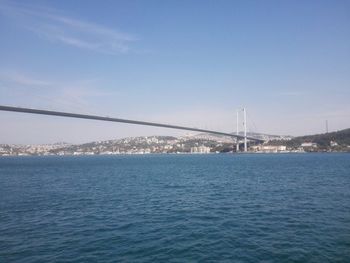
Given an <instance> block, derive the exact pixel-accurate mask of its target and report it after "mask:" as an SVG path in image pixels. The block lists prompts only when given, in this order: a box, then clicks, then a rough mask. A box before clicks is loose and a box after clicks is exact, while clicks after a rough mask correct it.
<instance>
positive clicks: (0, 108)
mask: <svg viewBox="0 0 350 263" xmlns="http://www.w3.org/2000/svg"><path fill="white" fill-rule="evenodd" d="M0 111H9V112H17V113H29V114H39V115H47V116H59V117H68V118H78V119H88V120H98V121H109V122H119V123H127V124H135V125H144V126H153V127H161V128H169V129H177V130H186V131H196V132H204V133H209V134H215V135H222V136H228V137H231V138H235V139H236V141H237V151H238V150H239V140H244V151H247V140H250V141H255V142H263V140H261V139H258V138H253V137H250V136H247V128H246V111H245V109H243V112H244V123H243V124H244V136H242V135H240V134H239V132H238V114H239V111H237V132H236V134H233V133H226V132H221V131H213V130H207V129H199V128H193V127H185V126H178V125H172V124H164V123H157V122H148V121H139V120H130V119H120V118H111V117H105V116H98V115H87V114H80V113H71V112H61V111H51V110H42V109H31V108H22V107H13V106H3V105H0Z"/></svg>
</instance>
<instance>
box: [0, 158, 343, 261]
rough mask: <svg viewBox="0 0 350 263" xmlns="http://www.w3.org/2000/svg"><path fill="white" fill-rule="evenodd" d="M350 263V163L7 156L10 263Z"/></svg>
mask: <svg viewBox="0 0 350 263" xmlns="http://www.w3.org/2000/svg"><path fill="white" fill-rule="evenodd" d="M217 261H221V262H350V154H295V155H293V154H284V155H278V154H272V155H249V154H248V155H239V156H237V155H236V156H234V155H229V154H228V155H200V156H199V155H196V156H194V155H152V156H109V157H103V156H100V157H23V158H22V157H17V158H7V157H6V158H0V262H25V263H30V262H217Z"/></svg>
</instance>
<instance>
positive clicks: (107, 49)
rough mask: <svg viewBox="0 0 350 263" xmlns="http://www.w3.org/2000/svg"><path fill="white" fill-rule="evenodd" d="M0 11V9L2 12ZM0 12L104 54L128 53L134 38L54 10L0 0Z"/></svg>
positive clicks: (28, 26) (53, 36)
mask: <svg viewBox="0 0 350 263" xmlns="http://www.w3.org/2000/svg"><path fill="white" fill-rule="evenodd" d="M1 11H2V12H1ZM0 14H3V15H7V16H10V17H11V18H14V19H15V21H16V22H17V23H19V24H21V25H22V27H23V28H25V29H27V30H30V31H32V32H34V33H36V34H37V35H38V36H40V37H42V38H45V39H47V40H50V41H52V42H57V43H61V44H65V45H68V46H73V47H76V48H80V49H86V50H92V51H95V52H99V53H105V54H113V55H117V54H122V53H127V52H128V51H129V50H130V48H131V43H132V42H134V41H136V40H137V39H136V38H134V37H132V36H131V35H129V34H125V33H122V32H119V31H118V30H116V29H112V28H108V27H105V26H101V25H98V24H95V23H91V22H86V21H82V20H78V19H75V18H70V17H68V16H65V15H61V14H58V12H57V11H56V10H53V9H48V8H46V9H44V8H33V7H28V6H24V5H18V4H16V5H15V4H10V3H6V2H5V4H1V3H0Z"/></svg>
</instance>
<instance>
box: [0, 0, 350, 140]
mask: <svg viewBox="0 0 350 263" xmlns="http://www.w3.org/2000/svg"><path fill="white" fill-rule="evenodd" d="M0 34H1V41H0V58H1V59H0V104H1V105H15V106H23V107H32V108H44V109H50V110H61V111H73V112H79V113H91V114H101V115H108V116H115V117H120V118H130V119H141V120H149V121H159V122H165V123H173V124H179V125H189V126H194V127H200V128H208V129H215V130H221V131H227V132H229V131H234V130H235V129H236V127H235V125H236V124H235V111H236V109H237V108H239V107H246V108H247V111H248V118H249V120H248V127H249V129H250V130H252V131H257V132H265V133H271V134H291V135H302V134H312V133H321V132H324V130H325V120H328V122H329V128H330V129H331V130H338V129H343V128H349V127H350V103H349V98H350V2H349V1H223V0H220V1H199V0H198V1H2V0H0ZM0 122H1V124H2V125H1V131H0V143H49V142H56V141H66V142H73V143H75V142H77V143H78V142H86V141H92V140H104V139H113V138H120V137H126V136H138V135H168V134H169V135H172V134H174V135H178V134H184V133H183V132H179V131H172V130H167V129H160V128H151V127H140V126H133V125H125V124H111V123H98V122H93V121H84V120H70V119H63V118H54V119H53V118H49V117H44V116H30V115H21V114H15V113H4V112H1V113H0Z"/></svg>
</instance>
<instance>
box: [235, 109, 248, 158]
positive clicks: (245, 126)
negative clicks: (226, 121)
mask: <svg viewBox="0 0 350 263" xmlns="http://www.w3.org/2000/svg"><path fill="white" fill-rule="evenodd" d="M241 111H242V112H243V127H244V151H245V152H247V151H248V147H247V111H246V108H242V109H238V110H237V129H236V135H237V136H239V113H240V112H241ZM236 141H237V143H236V152H239V138H238V137H237V139H236Z"/></svg>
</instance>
